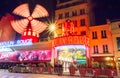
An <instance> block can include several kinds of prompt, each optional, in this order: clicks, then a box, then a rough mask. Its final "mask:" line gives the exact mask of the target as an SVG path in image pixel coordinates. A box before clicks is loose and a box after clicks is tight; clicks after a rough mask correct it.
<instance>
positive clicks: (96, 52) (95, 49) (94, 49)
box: [93, 45, 98, 54]
mask: <svg viewBox="0 0 120 78" xmlns="http://www.w3.org/2000/svg"><path fill="white" fill-rule="evenodd" d="M93 51H94V54H98V45H94V46H93Z"/></svg>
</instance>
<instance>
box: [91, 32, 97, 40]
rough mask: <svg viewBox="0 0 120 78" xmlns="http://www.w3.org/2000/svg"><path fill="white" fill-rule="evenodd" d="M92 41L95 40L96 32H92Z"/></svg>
mask: <svg viewBox="0 0 120 78" xmlns="http://www.w3.org/2000/svg"><path fill="white" fill-rule="evenodd" d="M92 39H97V32H96V31H94V32H92Z"/></svg>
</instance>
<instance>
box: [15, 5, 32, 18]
mask: <svg viewBox="0 0 120 78" xmlns="http://www.w3.org/2000/svg"><path fill="white" fill-rule="evenodd" d="M13 13H14V14H16V15H19V16H22V17H28V16H30V12H29V5H28V4H27V3H25V4H22V5H20V6H18V7H17V8H15V9H14V11H13Z"/></svg>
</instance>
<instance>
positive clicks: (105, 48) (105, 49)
mask: <svg viewBox="0 0 120 78" xmlns="http://www.w3.org/2000/svg"><path fill="white" fill-rule="evenodd" d="M103 53H108V45H103Z"/></svg>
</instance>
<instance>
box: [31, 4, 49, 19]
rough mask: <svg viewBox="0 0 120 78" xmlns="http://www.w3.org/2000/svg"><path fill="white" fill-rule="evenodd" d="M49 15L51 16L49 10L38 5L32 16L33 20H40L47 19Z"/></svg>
mask: <svg viewBox="0 0 120 78" xmlns="http://www.w3.org/2000/svg"><path fill="white" fill-rule="evenodd" d="M48 15H49V14H48V12H47V10H46V9H45V8H44V7H43V6H41V5H38V4H37V5H36V6H35V9H34V11H33V13H32V15H31V16H32V17H33V18H40V17H46V16H48Z"/></svg>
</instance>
